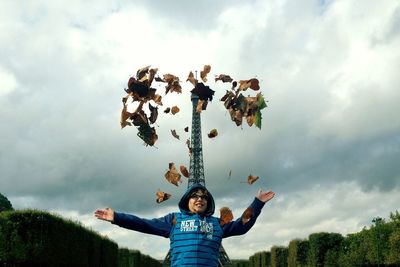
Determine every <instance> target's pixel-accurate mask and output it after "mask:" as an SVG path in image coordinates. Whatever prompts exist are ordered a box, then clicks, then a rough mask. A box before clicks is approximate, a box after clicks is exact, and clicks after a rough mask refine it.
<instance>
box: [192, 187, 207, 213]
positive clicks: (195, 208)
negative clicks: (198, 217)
mask: <svg viewBox="0 0 400 267" xmlns="http://www.w3.org/2000/svg"><path fill="white" fill-rule="evenodd" d="M207 199H208V195H207V193H204V191H203V190H197V191H195V192H193V193H191V194H190V196H189V204H188V206H189V210H190V211H191V212H193V213H197V214H200V213H204V211H205V210H206V209H207Z"/></svg>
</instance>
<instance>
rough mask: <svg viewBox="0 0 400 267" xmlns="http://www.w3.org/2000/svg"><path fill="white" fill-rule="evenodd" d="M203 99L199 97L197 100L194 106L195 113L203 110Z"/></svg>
mask: <svg viewBox="0 0 400 267" xmlns="http://www.w3.org/2000/svg"><path fill="white" fill-rule="evenodd" d="M203 101H204V100H201V99H199V100H198V101H197V106H196V112H197V113H200V112H201V111H202V110H203Z"/></svg>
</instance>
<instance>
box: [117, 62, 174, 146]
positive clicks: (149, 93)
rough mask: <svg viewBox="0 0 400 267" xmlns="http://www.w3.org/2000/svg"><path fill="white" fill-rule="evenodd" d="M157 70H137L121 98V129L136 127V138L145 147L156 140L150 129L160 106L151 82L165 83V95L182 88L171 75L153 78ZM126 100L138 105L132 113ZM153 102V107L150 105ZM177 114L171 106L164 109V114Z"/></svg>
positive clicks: (159, 96)
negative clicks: (147, 109) (146, 108)
mask: <svg viewBox="0 0 400 267" xmlns="http://www.w3.org/2000/svg"><path fill="white" fill-rule="evenodd" d="M157 71H158V69H157V68H154V69H150V66H147V67H144V68H141V69H139V70H138V71H137V72H136V76H135V77H133V76H132V77H130V78H129V81H128V88H126V89H125V92H126V93H127V95H126V96H124V97H123V98H122V103H123V108H122V111H121V121H120V124H121V128H125V127H126V126H132V125H134V126H136V127H137V129H138V131H139V132H138V134H137V135H138V136H139V137H140V138H141V139H142V140H143V141H144V142H145V144H146V145H150V146H153V145H154V144H155V142H156V141H157V139H158V135H157V133H156V130H155V127H151V125H152V124H154V123H155V122H156V120H157V118H158V106H162V105H163V104H162V97H161V95H159V94H157V93H156V91H157V89H155V88H152V87H151V86H152V83H153V81H154V80H155V81H157V82H162V83H166V84H167V85H166V86H165V94H167V93H169V92H176V93H182V87H181V85H180V83H179V78H178V77H176V76H174V75H172V74H164V75H163V78H160V77H159V76H157V77H156V76H155V75H156V73H157ZM128 100H131V101H132V102H138V103H139V105H138V107H137V108H136V110H135V111H134V112H128V111H127V107H128V104H129V103H128ZM151 102H153V105H152V104H151ZM146 103H148V107H149V110H150V115H148V114H146V113H145V112H144V110H143V106H144V105H145V104H146ZM178 112H179V107H177V106H173V107H172V108H169V107H168V108H166V109H165V110H164V113H171V114H172V115H175V114H176V113H178Z"/></svg>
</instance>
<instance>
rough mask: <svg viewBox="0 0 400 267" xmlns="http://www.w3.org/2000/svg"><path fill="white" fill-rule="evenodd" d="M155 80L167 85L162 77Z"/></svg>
mask: <svg viewBox="0 0 400 267" xmlns="http://www.w3.org/2000/svg"><path fill="white" fill-rule="evenodd" d="M154 80H155V81H156V82H164V83H165V81H164V79H163V78H161V77H160V76H157V77H155V78H154Z"/></svg>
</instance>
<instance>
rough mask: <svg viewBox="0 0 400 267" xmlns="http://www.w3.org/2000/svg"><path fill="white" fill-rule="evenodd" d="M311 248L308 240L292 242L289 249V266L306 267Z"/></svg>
mask: <svg viewBox="0 0 400 267" xmlns="http://www.w3.org/2000/svg"><path fill="white" fill-rule="evenodd" d="M309 246H310V244H309V242H308V240H300V239H295V240H292V241H290V243H289V248H288V266H289V267H306V266H307V258H308V257H307V255H308V249H309Z"/></svg>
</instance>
